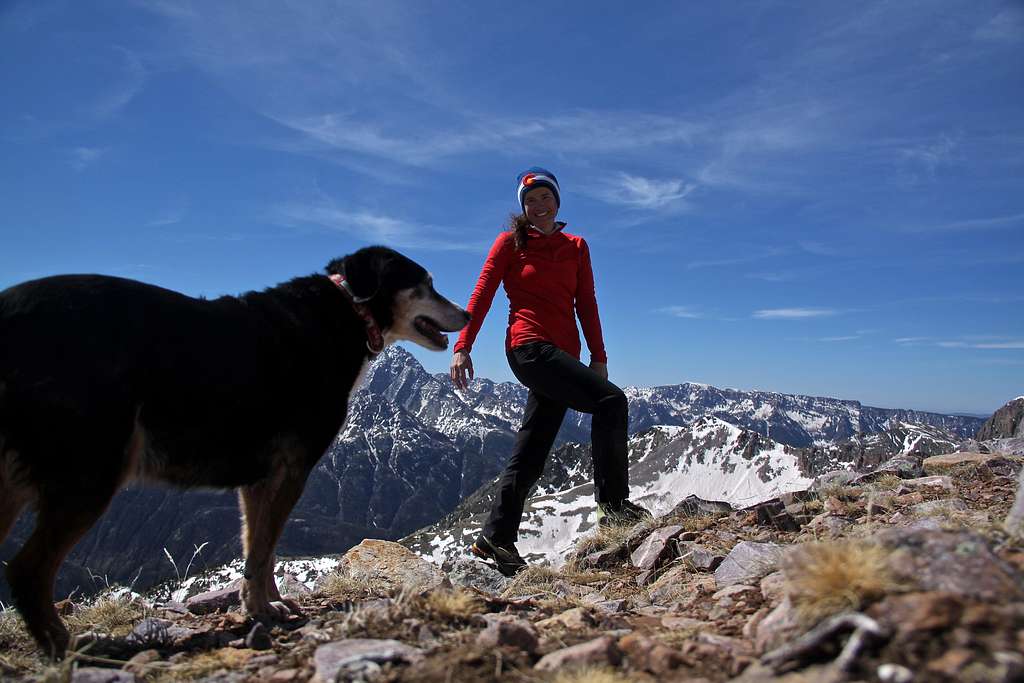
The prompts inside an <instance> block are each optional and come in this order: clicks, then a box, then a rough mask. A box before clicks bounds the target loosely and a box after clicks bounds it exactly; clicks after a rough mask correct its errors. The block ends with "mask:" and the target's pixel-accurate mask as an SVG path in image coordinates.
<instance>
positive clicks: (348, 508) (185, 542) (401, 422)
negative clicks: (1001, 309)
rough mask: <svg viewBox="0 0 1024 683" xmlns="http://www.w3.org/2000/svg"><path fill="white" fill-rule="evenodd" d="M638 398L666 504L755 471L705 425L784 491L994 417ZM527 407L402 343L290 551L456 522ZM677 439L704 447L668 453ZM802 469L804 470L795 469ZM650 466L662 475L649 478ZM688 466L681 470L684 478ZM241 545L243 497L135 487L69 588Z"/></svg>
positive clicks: (672, 395)
mask: <svg viewBox="0 0 1024 683" xmlns="http://www.w3.org/2000/svg"><path fill="white" fill-rule="evenodd" d="M625 391H626V393H627V395H628V397H629V400H630V433H631V434H633V435H634V439H633V441H634V445H633V449H634V451H635V455H634V457H635V458H636V473H637V474H636V475H635V476H636V479H635V482H637V483H638V485H639V484H640V483H642V484H643V485H644V486H648V485H649V486H651V487H654V488H652V490H654V489H657V490H659V491H662V492H663V493H662V494H659V495H667V494H665V493H664V492H666V491H669V490H671V491H672V492H675V491H677V490H682V489H680V488H679V487H684V488H685V486H686V485H687V484H686V483H685V482H687V481H691V480H697V479H700V480H701V481H703V480H704V478H695V477H693V476H692V475H693V473H694V472H695V471H696V470H693V469H692V468H694V467H697V466H699V467H701V468H709V469H713V470H716V471H720V472H721V473H722V476H721V477H719V478H718V479H714V478H712V479H707V481H712V480H714V481H716V482H717V483H716V486H719V485H720V486H721V487H724V488H723V489H722V491H724V492H728V491H729V490H731V489H730V488H729V487H734V486H741V480H742V476H741V475H736V476H737V477H738V478H729V477H727V476H725V474H726V470H728V469H730V468H733V467H735V464H734V463H733V462H732V461H731V460H730V457H732V456H730V457H726V451H722V453H721V454H720V455H713V454H711V452H710V451H707V450H706V449H705V452H704V453H698V451H697V449H698V448H699V444H701V443H705V442H707V439H708V438H711V437H708V436H699V435H696V434H695V433H694V432H693V430H694V429H698V428H699V429H704V430H711V432H714V433H716V434H720V435H721V436H716V437H714V439H713V440H717V441H720V442H721V446H720V447H721V448H725V449H726V450H727V451H729V452H730V453H732V452H733V451H731V450H729V449H734V448H740V444H739V440H741V439H745V440H746V441H745V442H744V443H751V442H753V441H755V440H756V441H757V443H758V444H759V445H758V447H757V451H758V453H759V454H762V455H758V456H757V457H760V458H762V460H763V461H764V467H765V468H767V469H766V470H765V471H772V472H776V471H777V472H778V473H779V477H775V478H774V479H773V481H774V480H775V479H777V480H778V481H777V482H776V483H777V484H779V485H782V484H781V482H783V481H784V480H785V477H791V478H792V480H793V481H796V480H797V479H799V478H806V477H808V476H813V474H814V473H815V472H817V471H821V470H823V468H829V467H836V466H840V467H848V466H851V464H853V465H854V466H861V465H865V464H866V465H871V464H873V463H874V464H876V463H877V462H878V461H879V460H881V459H883V458H884V456H885V455H886V454H888V453H892V452H894V451H898V450H901V449H903V448H905V447H906V445H907V442H906V438H907V436H906V435H904V436H902V437H901V436H898V435H895V434H894V433H893V432H892V430H891V429H890V428H893V429H902V427H900V426H899V425H908V427H907V430H908V433H909V432H914V433H915V434H917V433H921V434H923V433H924V432H926V431H930V432H931V435H930V436H928V437H927V438H924V437H923V440H922V441H920V442H919V443H918V445H916V446H915V448H921V447H923V446H922V444H926V443H927V444H932V445H933V446H934V447H936V448H940V446H938V445H937V444H938V443H940V442H942V443H945V444H955V443H956V442H958V441H959V440H962V439H964V438H967V437H970V436H972V435H973V434H974V433H975V432H976V431H977V430H978V428H979V427H980V426H981V424H982V420H981V419H978V418H971V417H960V416H951V415H938V414H934V413H920V412H915V411H906V410H890V409H881V408H871V407H867V406H862V405H861V404H860V403H858V402H856V401H844V400H839V399H831V398H817V397H810V396H794V395H788V394H779V393H773V392H763V391H750V392H744V391H738V390H734V389H718V388H715V387H711V386H708V385H702V384H689V383H687V384H678V385H669V386H663V387H654V388H633V387H629V388H626V389H625ZM525 400H526V390H525V389H524V388H523V387H521V386H520V385H518V384H515V383H510V382H493V381H490V380H487V379H476V380H474V381H473V382H472V384H471V386H470V389H469V390H468V391H467V392H464V393H462V392H457V391H455V389H454V388H453V386H452V384H451V382H450V380H449V379H448V377H447V375H443V374H441V375H431V374H430V373H427V372H426V371H425V370H424V369H423V368H422V366H420V364H419V363H418V362H417V361H416V360H415V358H414V357H413V356H412V355H411V354H409V353H408V352H407V351H405V350H404V349H402V348H400V347H392V348H389V349H388V350H386V351H385V352H384V353H383V354H381V356H380V357H379V358H378V359H377V360H376V362H375V363H374V364H373V365H372V366H371V367H370V368H369V370H368V372H367V375H366V377H365V379H364V381H363V384H362V386H361V388H360V389H359V390H358V391H357V392H354V394H353V396H352V400H351V409H350V413H349V419H348V422H347V423H346V425H345V426H344V428H343V429H342V430H341V432H340V433H339V435H338V437H337V439H336V441H335V443H334V445H333V446H332V447H331V449H330V450H329V451H328V453H326V454H325V456H324V458H323V460H322V461H321V462H320V464H319V466H318V467H317V468H316V469H315V470H314V472H313V473H312V475H311V476H310V480H309V482H308V485H307V487H306V491H305V493H304V495H303V497H302V499H301V500H300V501H299V503H298V505H297V506H296V508H295V510H294V511H293V514H292V518H291V521H290V522H289V524H288V527H287V528H286V530H285V533H284V536H283V537H282V540H281V543H280V545H279V547H278V550H279V554H280V555H281V556H311V555H327V554H335V553H342V552H344V551H345V550H347V549H348V548H349V547H351V546H352V545H355V544H356V543H359V542H360V541H361V540H362V539H363V538H385V539H397V538H400V537H402V536H404V535H407V534H410V533H412V532H414V531H416V530H417V529H421V528H424V527H427V526H430V525H433V524H434V523H435V522H437V521H438V519H440V518H443V517H445V516H446V515H450V513H451V512H452V511H453V509H455V508H456V506H457V505H459V503H460V501H465V502H468V501H472V500H475V499H477V498H478V497H479V496H480V495H482V494H480V493H479V492H478V489H480V487H481V486H484V485H485V484H487V483H488V482H490V481H492V480H493V479H494V477H495V476H496V475H497V474H498V473H499V472H500V470H501V469H502V467H503V466H504V464H505V462H506V460H507V459H508V457H509V454H510V451H511V447H512V442H513V438H514V435H515V431H516V429H517V428H518V424H519V419H520V416H521V411H522V406H523V404H524V402H525ZM707 418H713V419H712V420H710V421H709V420H708V419H707ZM701 425H702V426H701ZM655 426H657V429H655V430H653V431H652V428H653V427H655ZM673 427H674V428H676V429H672V428H673ZM887 430H889V431H887ZM589 432H590V429H589V416H587V415H580V414H577V413H573V412H570V414H569V416H568V417H567V418H566V421H565V423H564V425H563V427H562V430H561V432H560V434H559V437H558V440H557V442H556V445H558V446H565V448H566V449H568V450H572V449H580V448H582V449H584V450H585V449H586V447H580V446H571V445H567V444H571V443H573V442H586V441H589ZM882 434H886V435H885V436H880V435H882ZM637 435H640V436H637ZM687 435H690V436H687ZM638 439H639V440H638ZM645 439H646V441H644V440H645ZM687 439H689V441H686V440H687ZM702 439H703V441H702ZM844 439H845V440H846V441H843V440H844ZM655 441H657V442H658V443H661V441H664V442H665V443H664V444H663V445H664V446H665V447H664V448H663V447H661V446H659V447H658V448H653V446H652V448H653V450H651V452H650V453H649V454H648V455H647V456H644V457H643V458H641V457H640V455H639V454H640V453H642V452H644V451H643V448H644V446H641V445H638V444H641V443H648V442H649V443H654V442H655ZM676 441H680V443H683V442H686V443H691V444H698V445H695V446H693V447H692V448H689V447H684V446H682V445H678V444H677V445H676V446H672V447H671V448H669V447H668V446H669V444H670V443H672V442H676ZM734 442H735V443H734ZM762 442H763V443H762ZM727 444H732V445H727ZM743 447H744V448H745V447H746V446H743ZM941 448H947V449H948V448H951V447H950V446H948V445H944V446H941ZM673 449H674V450H673ZM787 449H788V450H787ZM568 450H567V451H565V452H568ZM737 452H742V448H740V451H737ZM794 453H796V455H794ZM770 454H774V455H770ZM579 455H580V457H579V458H577V461H578V462H577V464H576V465H574V466H571V467H569V469H571V470H572V471H573V475H572V477H570V478H571V479H572V481H573V482H578V484H574V486H579V487H586V486H587V485H588V484H587V482H588V481H589V477H590V474H589V457H588V456H587V455H586V454H585V453H584V452H583V451H580V453H579ZM672 458H676V459H675V460H672ZM788 458H796V460H795V461H792V462H791V461H790V460H789V459H788ZM660 459H665V460H664V462H661V460H660ZM554 460H556V459H553V461H554ZM759 462H760V461H759ZM793 462H802V463H803V464H802V465H801V466H800V468H798V469H797V470H794V469H793ZM552 467H554V465H552ZM658 468H661V469H660V470H659V473H658V476H655V473H654V470H655V469H658ZM673 468H674V469H673ZM680 468H682V469H680ZM647 469H650V470H651V473H650V474H649V475H643V476H641V475H640V473H641V472H643V471H646V470H647ZM684 470H685V471H686V472H690V476H689V477H687V476H685V474H684ZM672 471H675V472H676V473H677V475H678V476H677V478H676V480H672V482H671V483H670V479H669V478H667V477H669V475H670V474H671V472H672ZM568 476H569V475H568V474H566V477H568ZM567 481H568V479H567ZM762 484H763V482H762ZM762 484H758V486H759V487H760V486H762ZM562 490H563V489H562V488H559V489H558V491H559V492H560V491H562ZM581 490H582V489H581ZM736 490H737V491H740V490H742V486H741V488H740V489H736ZM551 493H552V495H554V494H555V493H556V491H555V490H554V489H552V490H551ZM706 493H708V494H709V495H710V492H706ZM638 495H641V496H643V495H647V494H646V493H644V494H641V493H640V492H638ZM651 495H654V494H651ZM672 495H675V493H673V494H672ZM722 495H725V493H723V494H722ZM744 495H746V494H744ZM583 497H584V496H583V495H582V493H581V496H580V499H581V500H582V498H583ZM653 500H654V498H651V501H653ZM666 500H667V499H666ZM550 504H551V505H555V503H554V502H551V503H550ZM559 504H561V503H559ZM574 504H575V503H574ZM665 504H667V503H665ZM547 517H553V515H550V514H549V515H547ZM567 524H568V523H567ZM30 525H31V520H30V519H28V516H25V517H23V518H22V519H21V520H19V522H18V523H17V525H16V527H15V529H14V530H13V532H12V534H11V535H10V536H9V538H8V539H7V541H5V542H4V543H3V544H2V545H0V561H3V560H6V559H9V558H10V557H12V556H13V554H14V552H15V551H16V550H17V548H18V547H20V545H21V543H22V542H23V541H24V539H25V538H26V537H27V535H28V533H29V531H30V528H31V526H30ZM566 528H568V527H566ZM237 536H238V509H237V502H236V497H235V495H234V494H233V493H231V492H214V491H188V492H180V491H171V490H167V489H162V488H147V489H139V488H133V489H129V490H127V491H124V492H122V493H121V494H120V495H119V496H118V497H117V498H116V499H115V501H114V503H113V505H112V506H111V508H110V510H108V512H107V514H106V515H105V516H104V518H103V519H102V520H101V522H100V523H98V524H97V525H96V526H95V527H94V528H93V529H92V530H91V531H90V533H89V534H88V535H87V536H86V538H84V539H83V540H82V542H80V543H79V545H78V546H77V547H76V549H75V550H74V551H73V552H72V554H71V556H70V557H69V560H68V562H66V563H65V567H64V570H63V572H62V576H61V578H60V579H59V581H58V589H57V594H58V595H61V594H67V593H68V592H70V591H71V590H73V589H75V588H76V587H77V588H79V589H80V590H83V591H88V590H90V589H92V588H93V586H92V585H91V582H90V579H89V577H90V576H95V575H100V576H105V577H106V579H107V580H108V581H111V582H113V581H120V582H128V581H131V580H132V579H133V577H136V576H137V577H138V578H137V583H136V586H137V587H138V588H140V589H141V588H146V587H148V586H150V585H153V584H155V583H157V582H159V581H161V580H164V579H166V578H169V576H173V571H172V570H173V567H172V565H171V563H169V562H168V561H167V559H166V555H165V551H166V552H167V553H170V554H171V556H173V557H175V558H179V559H180V558H183V557H184V558H187V557H189V556H191V555H192V553H193V551H194V547H195V546H196V545H199V544H202V543H207V545H206V546H205V548H204V551H203V554H202V556H201V557H200V558H199V559H198V560H197V562H200V563H202V564H203V565H205V566H208V567H209V566H216V565H220V564H224V563H226V562H229V561H230V560H232V559H234V558H235V557H237V556H238V554H239V550H240V548H239V543H238V538H237ZM86 568H88V569H86ZM6 588H7V587H6V585H5V583H4V582H3V581H2V580H0V599H6Z"/></svg>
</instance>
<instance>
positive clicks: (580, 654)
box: [534, 636, 622, 671]
mask: <svg viewBox="0 0 1024 683" xmlns="http://www.w3.org/2000/svg"><path fill="white" fill-rule="evenodd" d="M621 661H622V653H621V652H620V651H619V648H618V646H617V645H616V642H615V638H613V637H611V636H602V637H600V638H595V639H594V640H589V641H587V642H585V643H580V644H579V645H573V646H572V647H566V648H563V649H561V650H555V651H554V652H551V653H549V654H546V655H544V656H543V657H541V659H540V661H539V662H537V664H536V666H534V668H535V669H537V670H538V671H556V670H558V669H562V668H564V667H575V666H586V665H588V664H611V665H613V666H617V665H618V664H619V662H621Z"/></svg>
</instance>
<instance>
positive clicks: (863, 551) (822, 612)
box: [783, 541, 900, 624]
mask: <svg viewBox="0 0 1024 683" xmlns="http://www.w3.org/2000/svg"><path fill="white" fill-rule="evenodd" d="M889 555H890V553H889V551H887V550H885V549H883V548H880V547H879V546H877V545H874V544H872V543H870V542H867V541H836V542H829V543H809V544H807V545H804V546H801V547H799V548H796V549H795V550H794V551H793V552H792V553H791V554H790V555H789V556H788V557H787V558H786V561H785V562H784V566H783V572H784V574H785V577H786V580H787V581H788V584H789V594H790V596H791V598H792V599H793V603H794V606H795V607H796V609H797V613H798V614H799V616H800V618H801V620H802V621H804V622H805V623H807V624H811V623H816V622H818V621H820V620H821V619H824V618H825V617H827V616H830V615H832V614H836V613H838V612H842V611H844V610H847V609H852V610H859V609H861V608H862V607H864V606H865V605H867V604H869V603H871V602H874V601H875V600H878V599H879V598H881V597H883V596H884V595H886V594H887V593H889V592H891V591H895V590H899V589H900V585H899V584H898V582H897V581H896V579H895V578H894V577H893V574H892V571H891V570H890V568H889V562H888V560H889Z"/></svg>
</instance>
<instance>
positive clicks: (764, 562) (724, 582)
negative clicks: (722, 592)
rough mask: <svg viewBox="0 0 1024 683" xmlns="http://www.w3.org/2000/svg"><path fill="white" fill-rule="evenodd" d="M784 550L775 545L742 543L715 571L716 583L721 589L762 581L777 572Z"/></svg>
mask: <svg viewBox="0 0 1024 683" xmlns="http://www.w3.org/2000/svg"><path fill="white" fill-rule="evenodd" d="M783 550H784V548H783V546H781V545H777V544H775V543H755V542H753V541H741V542H740V543H737V544H736V546H735V547H734V548H733V549H732V550H731V551H730V552H729V554H728V555H726V556H725V559H724V560H723V561H722V564H720V565H719V566H718V569H716V570H715V583H716V584H717V585H718V587H719V588H725V587H726V586H731V585H733V584H736V583H745V582H748V581H754V580H757V579H760V578H761V577H762V576H765V575H766V574H770V573H771V572H773V571H775V569H776V567H778V564H779V559H780V558H781V557H782V554H783Z"/></svg>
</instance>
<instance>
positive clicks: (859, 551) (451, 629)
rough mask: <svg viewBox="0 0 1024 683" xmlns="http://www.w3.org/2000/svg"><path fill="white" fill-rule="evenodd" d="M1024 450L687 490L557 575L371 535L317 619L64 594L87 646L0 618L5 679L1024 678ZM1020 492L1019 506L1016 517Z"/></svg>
mask: <svg viewBox="0 0 1024 683" xmlns="http://www.w3.org/2000/svg"><path fill="white" fill-rule="evenodd" d="M1021 479H1024V475H1021V458H1019V457H1017V456H1012V455H1000V454H979V453H956V454H952V455H943V456H935V457H929V458H923V457H921V456H904V457H900V458H896V459H894V460H893V461H891V462H889V463H886V464H884V465H882V466H881V467H879V468H878V469H877V470H875V471H874V472H872V473H870V474H867V475H856V474H852V473H847V472H837V473H832V474H830V475H826V476H823V477H819V478H818V479H817V480H816V481H815V483H814V486H813V487H812V488H810V489H809V490H807V491H804V492H801V493H792V494H787V495H785V496H784V497H782V498H779V499H775V500H772V501H768V502H767V503H762V504H760V505H758V506H756V507H754V508H749V509H746V510H732V509H731V508H729V507H728V506H725V505H722V504H720V503H712V502H708V501H703V500H700V499H697V498H690V499H687V500H684V501H683V502H682V503H680V504H679V505H678V506H677V507H676V508H675V509H674V510H673V511H671V512H670V513H669V514H667V515H665V516H663V517H660V518H658V519H655V520H652V521H650V522H646V523H644V524H642V525H639V526H636V527H632V528H614V527H613V528H609V529H602V530H599V532H597V533H595V534H593V535H590V536H586V537H584V538H581V539H580V540H579V542H578V543H577V545H576V549H575V552H574V553H573V555H571V556H570V558H569V561H568V562H567V563H566V564H565V565H564V566H562V567H560V568H558V569H553V568H550V567H532V568H530V569H529V570H527V571H526V572H524V573H522V574H520V575H519V576H517V577H515V578H514V579H512V580H510V579H506V578H505V577H502V576H500V575H499V574H497V573H496V572H494V571H493V570H491V569H490V568H489V567H487V566H485V565H482V564H480V563H479V562H477V561H474V560H470V559H464V560H461V561H459V562H457V563H456V564H455V566H453V567H450V568H449V570H448V571H447V572H446V571H442V570H441V568H439V567H436V566H434V565H431V564H430V563H428V562H426V561H425V560H423V559H422V558H420V557H419V556H417V555H415V554H414V553H412V552H410V551H409V550H408V549H406V548H404V547H403V546H400V545H397V544H394V543H390V542H387V541H370V540H368V541H364V542H363V543H362V544H360V545H359V546H356V547H355V548H353V549H352V550H351V551H349V552H348V553H347V554H346V555H345V556H344V558H342V560H341V562H340V563H339V564H338V565H337V566H336V568H335V569H333V570H332V571H331V573H329V574H325V575H323V576H321V577H320V578H319V579H318V580H317V582H316V585H315V587H314V589H313V590H310V589H309V588H308V587H307V586H305V585H304V584H302V583H300V582H298V581H296V580H294V578H293V577H288V576H285V577H281V580H280V584H281V588H282V593H285V594H286V595H290V596H291V597H292V598H293V599H294V600H295V601H296V602H298V603H299V604H300V605H301V607H302V609H303V610H304V612H305V616H304V617H301V618H300V617H295V618H293V619H291V620H290V621H287V622H284V623H275V624H259V623H255V622H253V621H251V620H250V619H248V618H246V617H245V616H244V615H243V614H242V613H241V612H240V611H239V607H238V590H237V586H229V587H227V588H225V589H222V590H220V591H217V592H214V593H209V594H203V595H198V596H193V597H191V598H189V599H188V600H187V602H186V603H185V604H182V603H176V602H155V601H147V600H146V599H145V598H143V597H136V596H133V595H131V594H129V593H124V592H122V593H120V594H119V593H117V592H113V593H110V594H108V595H106V596H104V597H101V598H100V599H98V600H96V601H94V602H92V603H90V604H74V603H73V602H67V601H66V602H64V603H62V604H60V605H59V607H60V609H61V611H62V613H63V614H65V618H66V619H67V621H68V623H69V625H70V627H71V628H72V630H73V631H74V632H75V633H76V634H78V636H79V643H80V649H79V652H77V653H75V654H73V655H72V656H71V657H69V658H68V659H67V660H66V661H65V662H63V663H61V664H58V665H50V664H48V663H47V662H45V661H43V660H41V659H40V658H39V656H38V652H37V650H36V649H35V647H34V645H33V644H32V642H31V641H30V639H29V638H28V636H27V635H26V634H25V632H24V630H23V628H22V626H21V624H20V622H19V620H18V618H17V616H16V614H15V613H14V612H12V611H7V612H4V613H3V614H2V616H0V677H2V678H3V680H5V681H36V680H46V681H74V682H75V683H87V682H88V683H107V682H111V683H112V682H114V681H126V682H127V681H142V680H144V681H151V682H153V683H158V682H165V681H166V682H170V681H218V682H225V683H227V682H229V681H230V682H235V681H237V682H239V683H243V682H247V681H272V682H278V683H287V682H294V683H305V682H306V681H315V682H317V683H327V682H329V681H386V682H398V681H424V682H430V681H437V682H439V683H440V682H447V681H477V682H484V681H559V682H560V683H570V682H573V681H579V682H582V681H595V682H597V683H614V682H616V681H680V682H682V681H688V682H690V683H697V682H698V681H705V682H717V681H739V682H741V683H756V682H760V681H786V682H793V683H795V682H797V681H807V682H811V681H892V682H911V681H915V682H916V681H944V682H945V681H958V682H959V681H978V682H981V681H1020V680H1024V654H1022V652H1024V539H1022V538H1021V536H1020V531H1021V530H1022V529H1024V520H1022V518H1024V509H1022V507H1024V501H1018V503H1017V504H1016V506H1014V501H1015V496H1017V495H1018V494H1017V491H1018V488H1019V480H1021ZM1011 508H1013V511H1012V512H1011Z"/></svg>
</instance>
